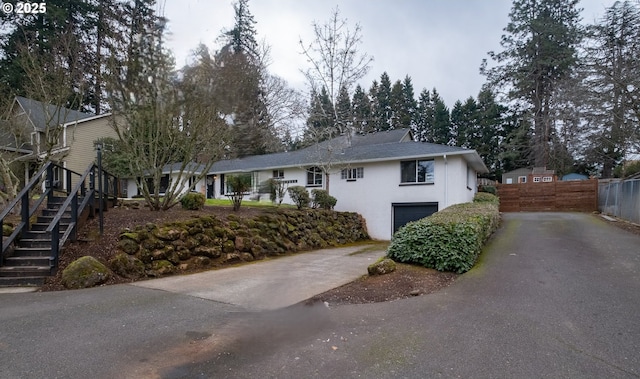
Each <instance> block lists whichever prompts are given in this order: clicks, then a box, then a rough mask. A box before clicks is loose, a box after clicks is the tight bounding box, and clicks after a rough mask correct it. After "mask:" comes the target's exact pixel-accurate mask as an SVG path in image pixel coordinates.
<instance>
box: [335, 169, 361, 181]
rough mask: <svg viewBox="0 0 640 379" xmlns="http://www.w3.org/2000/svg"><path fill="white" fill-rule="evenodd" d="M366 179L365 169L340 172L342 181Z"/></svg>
mask: <svg viewBox="0 0 640 379" xmlns="http://www.w3.org/2000/svg"><path fill="white" fill-rule="evenodd" d="M362 178H364V167H356V168H343V169H342V171H340V179H344V180H347V181H352V180H356V179H362Z"/></svg>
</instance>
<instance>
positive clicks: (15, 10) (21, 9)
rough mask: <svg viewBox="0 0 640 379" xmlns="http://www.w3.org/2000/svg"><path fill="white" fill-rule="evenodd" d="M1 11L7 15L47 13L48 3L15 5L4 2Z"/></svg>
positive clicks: (20, 2)
mask: <svg viewBox="0 0 640 379" xmlns="http://www.w3.org/2000/svg"><path fill="white" fill-rule="evenodd" d="M0 10H2V12H4V13H6V14H39V13H47V3H45V2H41V3H30V2H22V1H18V2H17V3H15V4H12V3H7V2H2V3H1V5H0Z"/></svg>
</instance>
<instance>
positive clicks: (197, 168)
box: [122, 162, 206, 198]
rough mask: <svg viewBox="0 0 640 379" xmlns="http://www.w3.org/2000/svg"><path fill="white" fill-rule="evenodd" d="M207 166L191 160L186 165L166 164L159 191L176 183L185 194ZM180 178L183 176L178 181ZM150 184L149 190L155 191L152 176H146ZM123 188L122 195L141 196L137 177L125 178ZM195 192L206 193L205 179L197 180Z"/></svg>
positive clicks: (161, 191) (180, 191)
mask: <svg viewBox="0 0 640 379" xmlns="http://www.w3.org/2000/svg"><path fill="white" fill-rule="evenodd" d="M204 169H205V166H204V165H202V164H197V163H194V162H189V163H188V164H186V165H185V166H184V167H182V163H174V164H169V165H165V166H163V167H162V177H161V178H160V190H159V193H161V194H162V193H165V191H166V190H167V188H170V186H173V185H175V186H176V187H175V188H176V191H177V192H178V193H179V194H185V193H187V192H189V189H190V188H191V185H192V184H194V181H196V179H197V177H198V176H200V174H202V173H203V171H204ZM178 178H181V180H180V181H178ZM146 180H147V184H148V186H149V191H150V192H153V190H154V188H153V182H152V180H151V179H150V178H146ZM122 182H123V183H124V185H123V188H122V195H123V196H124V197H126V198H133V197H138V196H140V195H141V194H140V191H139V189H138V186H137V185H136V179H135V178H125V179H124V180H123V181H122ZM192 191H194V192H200V193H202V194H205V195H206V184H205V181H204V180H198V181H196V182H195V186H194V188H193V189H192Z"/></svg>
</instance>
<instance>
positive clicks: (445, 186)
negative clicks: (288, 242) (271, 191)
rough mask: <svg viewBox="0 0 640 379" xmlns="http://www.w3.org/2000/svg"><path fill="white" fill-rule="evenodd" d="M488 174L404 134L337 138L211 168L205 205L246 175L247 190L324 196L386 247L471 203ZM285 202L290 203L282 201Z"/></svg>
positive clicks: (462, 156)
mask: <svg viewBox="0 0 640 379" xmlns="http://www.w3.org/2000/svg"><path fill="white" fill-rule="evenodd" d="M486 172H488V170H487V167H486V166H485V165H484V163H483V162H482V159H481V158H480V156H479V155H478V153H477V152H476V151H475V150H468V149H463V148H459V147H451V146H444V145H436V144H431V143H422V142H416V141H413V138H412V134H411V132H410V131H409V130H408V129H399V130H391V131H386V132H378V133H373V134H367V135H353V136H341V137H338V138H334V139H332V140H330V141H325V142H322V143H319V144H317V145H314V146H311V147H307V148H305V149H301V150H296V151H291V152H284V153H276V154H267V155H259V156H250V157H245V158H240V159H231V160H222V161H218V162H216V163H215V164H214V165H213V167H212V168H211V170H210V171H209V177H208V182H207V184H208V187H209V188H208V189H209V191H208V192H209V193H208V194H209V195H210V196H208V197H216V198H219V197H223V196H224V195H225V193H226V192H227V186H226V183H225V177H226V176H228V175H234V174H250V175H251V176H252V184H253V190H252V194H250V195H251V196H255V195H256V194H257V193H258V192H259V188H260V184H261V183H263V182H264V181H266V180H267V179H270V178H276V179H279V180H282V181H283V182H285V183H286V184H287V186H294V185H299V186H304V187H306V188H307V189H308V190H312V189H314V188H320V189H328V190H329V193H330V194H331V195H332V196H334V197H336V198H337V200H338V203H337V205H336V210H339V211H352V212H358V213H360V214H361V215H362V216H363V217H364V218H365V219H366V221H367V227H368V230H369V234H370V235H371V237H372V238H375V239H381V240H389V239H390V238H391V236H392V234H393V232H395V231H396V230H397V229H398V228H400V227H401V226H402V225H404V224H406V223H407V222H409V221H414V220H417V219H420V218H423V217H426V216H428V215H430V214H431V213H433V212H436V211H438V210H441V209H444V208H446V207H448V206H450V205H453V204H457V203H464V202H469V201H472V199H473V196H474V194H475V192H476V188H477V174H478V173H486ZM284 202H286V203H291V199H290V198H289V196H288V195H287V196H286V197H285V200H284Z"/></svg>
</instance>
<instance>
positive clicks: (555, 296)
mask: <svg viewBox="0 0 640 379" xmlns="http://www.w3.org/2000/svg"><path fill="white" fill-rule="evenodd" d="M348 257H349V255H347V256H345V257H343V258H342V259H344V261H341V260H337V261H336V262H344V263H343V265H347V264H348V263H346V262H347V261H346V259H347V258H348ZM318 258H319V259H320V258H321V257H318ZM262 264H263V263H262V262H260V263H256V264H254V265H255V266H256V267H260V265H262ZM254 265H250V266H254ZM299 270H300V271H306V270H310V271H313V264H312V262H309V263H307V264H305V265H301V266H300V268H299ZM273 272H274V273H276V272H277V271H273ZM254 274H255V272H254ZM310 277H312V276H310ZM300 278H303V279H304V278H305V276H304V275H300ZM198 281H204V279H202V278H200V279H198ZM260 282H261V281H260V280H257V283H260ZM303 282H304V281H303ZM296 283H299V282H297V281H296ZM204 285H205V286H206V283H205V284H204ZM296 285H298V284H296ZM303 285H304V286H313V282H312V281H311V280H308V281H306V282H304V284H303ZM176 286H178V285H177V284H176ZM190 286H191V285H188V286H187V285H185V286H183V288H184V289H183V290H176V289H175V288H174V287H173V286H172V285H167V286H166V287H164V288H159V287H154V288H144V287H141V286H139V285H118V286H111V287H101V288H95V289H89V290H79V291H66V292H58V293H25V294H0V377H1V378H86V377H89V376H90V377H93V378H96V379H99V378H116V377H117V378H167V379H169V378H320V377H322V378H638V377H640V321H639V320H640V317H639V316H638V315H640V237H639V236H637V235H633V234H631V233H628V232H626V231H623V230H620V229H617V228H614V227H611V226H609V225H607V224H606V223H604V222H603V221H601V220H599V219H598V218H597V217H596V216H593V215H589V214H578V213H517V214H505V215H504V217H503V225H502V227H501V229H500V230H499V231H498V232H497V233H496V235H495V236H494V238H493V239H492V240H491V242H490V243H489V244H488V246H487V247H486V249H485V251H484V252H483V254H482V256H481V259H480V262H479V263H478V265H477V266H476V267H475V268H474V269H472V270H471V271H469V272H468V273H466V274H464V275H462V276H461V277H460V278H459V279H457V280H456V281H455V282H454V283H453V284H452V285H451V286H449V287H447V288H446V289H443V290H441V291H438V292H436V293H433V294H430V295H425V296H420V297H416V298H411V299H405V300H398V301H393V302H388V303H379V304H368V305H346V306H338V307H332V306H329V307H326V306H325V305H323V304H316V305H313V306H305V305H301V304H295V305H292V306H287V307H284V308H278V309H272V308H273V307H272V306H267V307H265V306H263V305H259V303H258V302H251V303H250V304H242V303H239V302H238V301H231V300H229V301H222V300H220V299H219V298H214V299H212V298H213V296H214V295H212V294H209V295H207V294H206V293H204V294H203V291H201V290H193V289H191V288H190ZM232 286H233V285H232ZM265 286H266V287H269V286H270V285H269V284H265ZM258 287H259V285H258ZM236 288H240V287H237V286H236ZM248 289H249V290H255V289H256V286H249V288H248ZM217 291H223V290H222V289H219V288H218V289H216V290H212V291H210V292H211V293H213V292H217ZM278 291H280V289H278V288H276V287H271V288H269V290H268V291H267V292H269V293H274V292H275V293H277V292H278ZM205 292H206V291H205ZM234 303H235V304H234ZM266 303H267V304H272V305H273V304H274V303H273V296H271V299H270V301H267V302H266ZM256 304H258V305H256Z"/></svg>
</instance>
